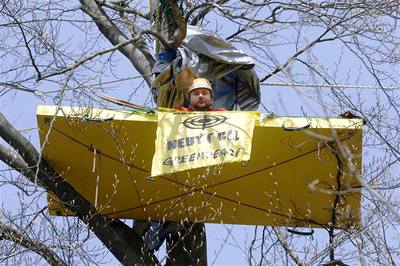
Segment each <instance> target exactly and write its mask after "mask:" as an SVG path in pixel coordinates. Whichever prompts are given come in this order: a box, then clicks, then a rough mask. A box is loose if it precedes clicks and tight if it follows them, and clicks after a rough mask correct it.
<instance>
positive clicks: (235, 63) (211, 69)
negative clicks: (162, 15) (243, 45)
mask: <svg viewBox="0 0 400 266" xmlns="http://www.w3.org/2000/svg"><path fill="white" fill-rule="evenodd" d="M185 65H186V66H187V68H186V69H185V68H184V66H185ZM253 67H254V61H253V60H252V58H251V57H249V56H248V55H246V54H245V53H243V52H242V51H240V50H238V49H236V48H235V47H234V46H233V45H232V44H230V43H229V42H228V41H226V40H224V39H221V38H219V37H216V36H215V35H213V34H211V33H209V32H206V31H202V30H201V29H200V28H199V27H196V26H189V25H188V26H187V35H186V38H185V39H184V41H183V42H182V45H181V47H180V48H178V49H177V51H166V52H161V53H160V55H159V57H158V60H157V62H156V64H155V66H154V67H153V71H152V72H153V73H154V74H155V75H156V78H155V79H154V82H153V87H155V88H156V89H157V90H158V93H157V95H158V96H159V97H169V98H163V99H158V100H157V104H158V105H159V106H163V107H174V105H182V104H183V102H182V99H183V98H184V95H185V92H186V89H187V84H183V85H182V84H181V83H179V81H178V82H177V83H174V80H175V78H176V77H177V76H179V75H181V76H185V77H186V76H187V77H190V76H197V77H204V78H207V79H209V80H210V81H211V83H212V84H213V86H214V91H215V93H214V106H216V107H224V108H226V109H228V110H232V109H234V108H236V109H241V110H256V109H257V108H258V105H259V103H260V85H259V81H258V77H257V75H256V73H255V71H254V70H253ZM188 72H189V73H188ZM180 80H182V79H180ZM174 97H176V99H175V98H174Z"/></svg>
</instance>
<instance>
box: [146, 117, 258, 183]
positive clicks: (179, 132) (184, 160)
mask: <svg viewBox="0 0 400 266" xmlns="http://www.w3.org/2000/svg"><path fill="white" fill-rule="evenodd" d="M258 116H259V113H258V112H190V113H187V112H182V113H169V112H168V113H167V112H165V113H164V112H160V113H158V128H157V138H156V145H155V153H154V157H153V164H152V168H151V176H159V175H163V174H169V173H175V172H179V171H184V170H188V169H193V168H199V167H206V166H211V165H219V164H223V163H229V162H237V161H247V160H249V159H250V153H251V140H252V138H253V129H254V123H255V120H256V118H257V117H258Z"/></svg>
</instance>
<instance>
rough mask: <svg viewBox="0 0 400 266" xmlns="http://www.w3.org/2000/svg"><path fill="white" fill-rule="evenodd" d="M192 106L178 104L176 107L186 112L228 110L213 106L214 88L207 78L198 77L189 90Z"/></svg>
mask: <svg viewBox="0 0 400 266" xmlns="http://www.w3.org/2000/svg"><path fill="white" fill-rule="evenodd" d="M188 98H189V104H190V107H188V108H186V107H183V106H178V107H176V109H178V110H180V111H185V112H191V111H202V112H205V111H226V109H224V108H214V107H213V100H214V95H213V88H212V86H211V83H210V82H209V81H208V80H207V79H205V78H196V79H194V80H193V83H192V85H191V86H190V88H189V90H188Z"/></svg>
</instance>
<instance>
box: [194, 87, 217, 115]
mask: <svg viewBox="0 0 400 266" xmlns="http://www.w3.org/2000/svg"><path fill="white" fill-rule="evenodd" d="M190 105H191V106H192V108H193V110H195V111H209V110H210V108H211V106H212V97H211V91H210V90H209V89H205V88H198V89H195V90H192V91H191V92H190Z"/></svg>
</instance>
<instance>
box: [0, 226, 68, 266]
mask: <svg viewBox="0 0 400 266" xmlns="http://www.w3.org/2000/svg"><path fill="white" fill-rule="evenodd" d="M2 240H3V241H4V240H9V241H12V242H14V243H15V244H17V245H21V246H23V247H24V248H26V249H28V250H30V251H33V252H35V253H36V254H38V255H39V256H41V257H42V258H43V259H45V260H46V261H47V262H48V263H49V264H50V265H54V266H62V265H67V264H66V263H65V262H64V261H63V260H62V259H61V258H60V257H59V256H58V255H57V254H56V253H54V252H53V250H52V249H51V248H49V247H48V246H47V245H45V244H43V243H41V242H40V241H37V240H33V239H31V238H30V237H29V236H27V235H25V234H22V233H20V231H18V230H15V229H13V228H11V226H8V225H6V224H4V223H3V222H2V221H1V220H0V241H2Z"/></svg>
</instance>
